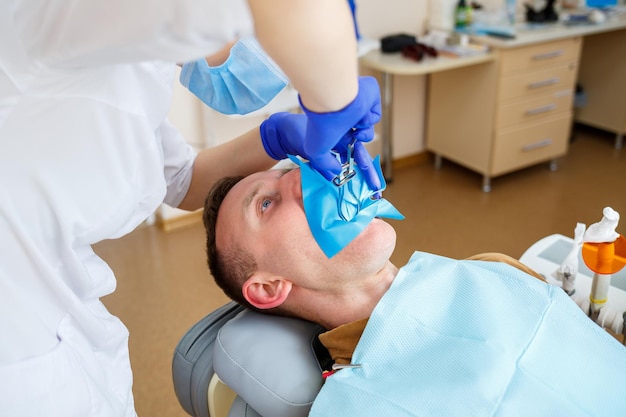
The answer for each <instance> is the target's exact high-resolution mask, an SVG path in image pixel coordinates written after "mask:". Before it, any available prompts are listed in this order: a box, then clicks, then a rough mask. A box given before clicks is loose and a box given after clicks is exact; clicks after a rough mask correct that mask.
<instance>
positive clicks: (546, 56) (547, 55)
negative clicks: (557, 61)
mask: <svg viewBox="0 0 626 417" xmlns="http://www.w3.org/2000/svg"><path fill="white" fill-rule="evenodd" d="M562 55H563V50H562V49H558V50H556V51H552V52H546V53H543V54H537V55H533V57H532V59H533V61H542V60H544V59H552V58H557V57H560V56H562Z"/></svg>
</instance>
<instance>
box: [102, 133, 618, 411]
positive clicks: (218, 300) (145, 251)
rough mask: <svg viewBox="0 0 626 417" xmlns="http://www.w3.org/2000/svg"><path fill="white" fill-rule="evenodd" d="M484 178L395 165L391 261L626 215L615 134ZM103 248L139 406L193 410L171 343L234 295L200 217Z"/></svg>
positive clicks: (520, 245)
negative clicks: (212, 269)
mask: <svg viewBox="0 0 626 417" xmlns="http://www.w3.org/2000/svg"><path fill="white" fill-rule="evenodd" d="M480 185H481V176H480V175H478V174H476V173H473V172H471V171H468V170H466V169H464V168H462V167H460V166H457V165H454V164H452V163H450V162H444V165H443V168H442V169H441V170H439V171H438V170H435V169H434V168H433V166H432V165H431V164H423V165H420V166H416V167H412V168H408V169H404V170H396V172H394V181H393V183H392V184H390V185H389V187H388V189H387V191H386V192H385V193H384V196H385V197H386V198H387V199H389V200H390V201H391V202H392V203H393V204H394V205H395V206H396V207H397V208H398V209H399V210H400V211H401V212H402V213H403V214H404V215H405V216H406V220H404V221H402V222H394V225H395V226H396V229H397V232H398V245H397V248H396V252H395V253H394V256H393V258H392V261H393V262H394V263H395V264H396V265H398V266H400V265H403V264H404V263H405V262H406V260H407V259H408V257H409V256H410V254H411V253H412V252H413V251H414V250H416V249H419V250H423V251H428V252H434V253H438V254H441V255H446V256H450V257H456V258H463V257H466V256H469V255H472V254H475V253H479V252H486V251H498V252H503V253H507V254H509V255H511V256H514V257H519V256H520V255H521V254H522V253H523V251H524V250H525V249H526V248H527V247H529V246H530V245H531V244H532V243H533V242H535V241H537V240H538V239H540V238H541V237H543V236H546V235H549V234H552V233H561V234H565V235H572V234H573V230H574V226H575V225H576V222H579V221H580V222H584V223H587V224H590V223H594V222H596V221H598V220H599V219H600V217H601V216H602V208H603V207H605V206H607V205H609V206H611V207H613V208H614V209H615V210H617V211H618V212H620V213H621V214H622V217H626V150H621V151H618V150H615V149H614V148H613V136H612V135H610V134H606V133H603V132H598V131H594V130H591V129H587V128H582V129H581V128H577V129H575V134H574V141H573V142H572V144H571V148H570V152H569V154H568V155H567V156H566V157H564V158H562V159H561V160H560V161H559V170H558V171H556V172H551V171H549V170H548V169H547V166H546V165H545V164H542V165H539V166H535V167H531V168H528V169H525V170H522V171H520V172H517V173H513V174H509V175H505V176H502V177H498V178H496V179H494V180H493V183H492V186H493V190H492V191H491V193H483V192H482V191H481V189H480ZM624 222H625V221H622V224H621V225H620V226H619V227H618V231H619V232H620V233H622V234H626V226H625V225H624ZM96 252H97V253H98V254H100V255H101V256H102V257H103V258H104V259H105V260H106V261H108V262H109V264H110V265H111V267H112V268H113V270H114V271H116V274H117V278H118V288H117V291H116V292H115V293H114V294H112V295H110V296H108V297H106V298H105V300H104V302H105V304H106V305H107V306H108V307H109V309H110V310H111V311H112V312H113V313H114V314H117V315H118V316H119V317H121V319H122V320H123V321H124V322H125V323H126V325H127V326H128V328H129V329H130V334H131V336H130V349H131V359H132V363H133V369H134V373H135V382H134V393H135V402H136V408H137V412H138V413H139V416H140V417H144V416H150V417H160V416H168V417H175V416H186V413H185V412H184V411H183V410H182V408H180V406H179V404H178V402H177V400H176V397H175V395H174V392H173V386H172V382H171V358H172V353H173V351H174V348H175V346H176V343H177V342H178V340H179V339H180V337H181V336H182V335H183V334H184V333H185V331H186V330H187V329H188V328H189V327H190V326H191V325H192V324H194V323H195V322H196V321H197V320H199V319H200V318H202V317H203V316H204V315H206V314H207V313H208V312H210V311H211V310H213V309H214V308H216V307H217V306H219V305H222V304H223V303H225V302H226V301H227V300H226V298H225V297H224V296H223V295H222V294H221V292H220V291H219V290H218V289H217V288H216V287H215V286H214V284H213V283H212V280H211V277H210V276H209V274H208V269H207V267H206V261H205V254H204V234H203V229H202V226H201V225H200V224H197V225H194V226H190V227H187V228H184V229H181V230H176V231H173V232H168V233H166V232H163V231H162V230H160V229H158V228H156V227H145V228H140V229H137V230H136V231H134V232H133V233H131V234H130V235H128V236H126V237H124V238H122V239H119V240H116V241H107V242H102V243H100V244H98V245H97V246H96Z"/></svg>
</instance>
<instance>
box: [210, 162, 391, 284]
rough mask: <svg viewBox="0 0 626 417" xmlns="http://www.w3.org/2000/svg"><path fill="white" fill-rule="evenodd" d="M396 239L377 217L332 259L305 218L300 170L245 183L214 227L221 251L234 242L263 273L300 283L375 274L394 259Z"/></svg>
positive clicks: (236, 188) (232, 194)
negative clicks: (325, 252) (325, 253)
mask: <svg viewBox="0 0 626 417" xmlns="http://www.w3.org/2000/svg"><path fill="white" fill-rule="evenodd" d="M395 238H396V235H395V231H394V230H393V228H392V227H391V226H390V225H389V224H387V223H386V222H384V221H382V220H380V219H374V221H372V223H370V225H369V226H368V227H367V228H366V229H365V230H364V231H363V232H362V233H361V234H360V235H359V236H357V238H356V239H355V240H354V241H352V242H351V243H350V244H349V245H348V246H347V247H345V248H344V249H343V250H342V251H341V252H339V253H338V254H337V255H335V256H334V257H333V258H331V259H328V258H327V257H326V255H324V253H323V252H322V250H321V249H320V248H319V246H318V245H317V242H316V241H315V239H314V238H313V235H312V234H311V231H310V229H309V226H308V223H307V220H306V216H305V214H304V206H303V203H302V190H301V185H300V170H299V169H294V170H291V171H285V170H270V171H264V172H259V173H256V174H253V175H250V176H248V177H246V178H244V179H243V180H241V181H240V182H239V183H237V185H235V186H234V187H233V188H232V189H231V191H230V192H229V193H228V195H227V196H226V198H225V199H224V201H223V202H222V205H221V207H220V210H219V215H218V221H217V226H216V244H217V247H218V249H220V250H223V249H225V248H227V247H232V246H228V245H231V244H232V243H236V244H237V245H238V246H240V247H243V248H244V249H246V250H247V251H249V252H250V253H251V254H252V255H253V256H254V257H255V260H256V262H257V264H258V267H259V269H260V270H263V271H266V272H271V273H273V274H278V275H281V276H282V277H285V278H289V279H291V280H293V281H295V282H298V283H300V284H301V283H302V282H303V281H306V280H308V281H316V280H317V281H319V280H320V277H322V276H323V277H329V278H333V277H335V278H336V279H343V278H344V277H346V276H347V275H348V274H352V275H357V276H358V274H367V273H370V272H371V269H375V270H376V271H377V270H378V269H376V268H382V266H383V265H384V263H386V261H387V260H388V259H389V257H390V256H391V253H392V252H393V249H394V247H395ZM312 277H315V279H313V278H312ZM319 285H323V283H321V282H319Z"/></svg>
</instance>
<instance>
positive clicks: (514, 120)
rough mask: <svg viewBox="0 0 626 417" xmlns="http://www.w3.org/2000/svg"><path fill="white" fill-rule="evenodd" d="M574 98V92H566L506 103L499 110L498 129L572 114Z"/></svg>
mask: <svg viewBox="0 0 626 417" xmlns="http://www.w3.org/2000/svg"><path fill="white" fill-rule="evenodd" d="M573 98H574V94H573V92H572V91H570V90H564V91H557V92H556V93H552V94H547V95H542V96H541V97H537V98H532V99H527V100H516V101H511V102H506V104H501V105H500V106H499V108H498V115H497V118H496V120H497V121H496V128H497V129H502V128H505V127H512V126H514V125H517V124H521V123H526V122H535V121H538V120H543V119H547V118H550V117H554V116H555V115H557V114H561V113H564V112H571V111H572V101H573Z"/></svg>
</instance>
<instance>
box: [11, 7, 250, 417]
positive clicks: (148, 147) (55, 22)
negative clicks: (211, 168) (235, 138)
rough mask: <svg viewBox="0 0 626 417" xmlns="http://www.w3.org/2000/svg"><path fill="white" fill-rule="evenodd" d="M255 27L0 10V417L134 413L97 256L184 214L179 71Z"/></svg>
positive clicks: (126, 13)
mask: <svg viewBox="0 0 626 417" xmlns="http://www.w3.org/2000/svg"><path fill="white" fill-rule="evenodd" d="M250 31H251V18H250V14H249V10H248V8H247V5H246V3H245V2H244V1H240V0H227V1H226V0H224V1H211V0H201V1H200V0H198V1H193V0H159V1H155V0H133V1H129V0H88V1H84V0H41V1H35V0H32V1H31V0H22V1H20V0H5V1H3V2H2V5H1V6H0V415H1V416H16V417H17V416H19V417H25V416H33V417H41V416H46V417H50V416H62V417H70V416H80V417H86V416H131V415H134V414H135V411H134V407H133V400H132V393H131V385H132V376H131V369H130V363H129V358H128V349H127V336H128V334H127V330H126V328H125V327H124V325H123V324H122V323H121V322H120V321H119V320H118V319H117V318H116V317H114V316H112V315H111V314H109V312H108V311H107V310H106V309H105V308H104V306H103V305H102V304H101V302H100V301H99V299H100V297H102V296H104V295H106V294H109V293H111V292H112V291H113V290H114V288H115V278H114V276H113V273H112V272H111V270H110V269H109V268H108V267H107V265H106V264H105V263H104V262H103V261H102V260H101V259H99V258H98V257H97V256H96V255H95V254H94V253H93V251H92V249H91V245H92V244H94V243H96V242H98V241H101V240H103V239H109V238H115V237H119V236H122V235H124V234H126V233H128V232H129V231H131V230H133V229H134V228H135V227H136V226H137V225H138V224H140V223H141V222H142V221H143V220H144V219H145V218H146V217H147V216H149V215H150V214H151V213H152V212H153V211H154V210H155V209H156V208H157V207H158V205H159V204H160V203H161V202H163V201H164V200H165V201H166V202H167V203H169V204H171V205H173V206H176V205H178V203H179V202H180V201H181V200H182V198H183V196H184V195H185V193H186V191H187V188H188V186H189V181H190V177H191V167H192V164H193V161H194V157H195V154H194V152H193V151H192V150H191V148H190V147H189V146H188V145H186V144H185V142H184V141H183V140H182V138H181V137H180V135H179V133H178V132H177V131H176V130H175V129H174V128H173V127H172V126H171V125H170V124H169V123H168V122H167V121H166V120H165V117H166V114H167V112H168V109H169V104H170V97H171V88H172V83H173V82H174V78H173V75H174V64H172V63H174V62H184V61H187V60H191V59H197V58H198V57H201V56H205V55H207V54H210V53H212V52H214V51H216V50H217V49H218V48H220V47H221V46H223V44H224V43H225V41H227V40H230V39H232V38H233V36H235V35H240V34H243V33H249V32H250Z"/></svg>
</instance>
